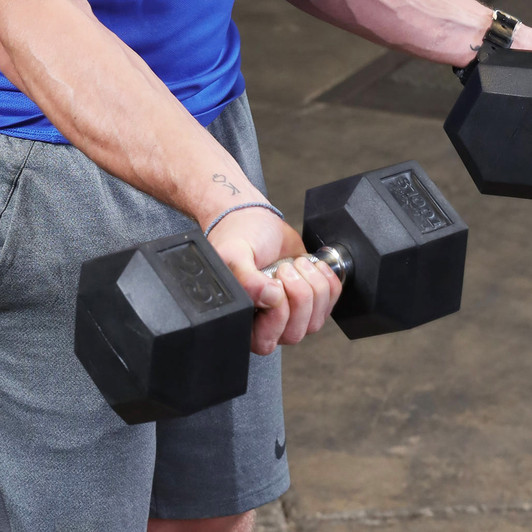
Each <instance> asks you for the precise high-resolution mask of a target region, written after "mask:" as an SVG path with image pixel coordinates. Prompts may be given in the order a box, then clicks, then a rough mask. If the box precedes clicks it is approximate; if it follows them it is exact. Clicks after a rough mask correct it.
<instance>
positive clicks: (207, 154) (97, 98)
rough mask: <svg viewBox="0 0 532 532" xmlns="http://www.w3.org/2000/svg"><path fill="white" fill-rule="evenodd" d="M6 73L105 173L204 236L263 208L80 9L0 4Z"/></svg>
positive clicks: (143, 69) (214, 148) (215, 147)
mask: <svg viewBox="0 0 532 532" xmlns="http://www.w3.org/2000/svg"><path fill="white" fill-rule="evenodd" d="M0 70H2V71H3V72H4V73H5V75H6V76H7V77H8V78H9V79H10V80H11V81H12V82H13V83H14V84H15V85H17V86H18V87H19V88H20V89H21V90H22V91H24V92H25V93H26V94H27V95H28V96H29V97H30V98H31V99H32V100H34V101H35V102H36V103H37V104H38V105H39V106H40V107H41V109H42V110H43V112H44V113H45V114H46V115H47V117H48V118H49V119H50V120H51V121H52V122H53V123H54V125H55V126H56V127H57V128H58V129H59V130H60V131H61V132H62V133H63V135H64V136H65V137H66V138H68V139H69V140H70V141H71V142H72V143H73V144H74V145H76V146H77V147H78V148H80V149H81V150H82V151H83V152H84V153H85V154H86V155H87V156H88V157H90V158H91V159H92V160H94V161H95V162H96V163H97V164H99V165H100V166H101V167H102V168H104V169H105V170H107V171H108V172H110V173H111V174H113V175H116V176H118V177H120V178H121V179H123V180H125V181H126V182H128V183H130V184H132V185H133V186H135V187H137V188H139V189H141V190H143V191H145V192H147V193H149V194H151V195H153V196H155V197H157V198H159V199H161V200H162V201H164V202H166V203H169V204H171V205H172V206H174V207H177V208H179V209H181V210H183V211H185V212H186V213H187V214H189V215H191V216H193V217H195V218H196V219H198V221H200V223H201V224H202V225H203V226H205V225H206V224H208V223H209V222H210V221H211V220H212V219H213V218H214V217H215V216H216V215H217V214H219V213H220V212H222V211H223V210H225V209H226V208H228V207H231V206H232V205H234V204H237V203H242V202H245V201H261V200H262V201H263V200H264V198H263V197H262V196H261V194H260V193H259V192H258V191H257V190H256V189H255V188H254V187H253V186H252V185H251V184H250V183H249V181H248V180H247V178H246V177H245V175H244V174H243V172H242V171H241V169H240V167H239V166H238V165H237V163H236V162H235V161H234V159H233V158H232V157H231V156H230V155H229V154H228V153H227V152H226V151H225V150H224V149H223V148H222V147H221V146H220V145H219V144H218V143H217V142H216V141H215V140H214V138H213V137H212V136H211V135H209V134H208V133H207V131H206V130H205V129H204V128H203V127H202V126H201V125H199V124H198V122H197V121H196V120H195V119H194V118H193V117H192V116H191V115H190V114H189V113H188V112H187V111H186V109H185V108H184V107H183V106H182V105H181V104H180V103H179V102H178V101H177V100H176V98H175V97H174V96H173V95H172V94H171V93H170V91H169V90H168V89H167V88H166V86H165V85H164V84H163V83H162V82H161V81H160V80H159V79H158V78H157V76H155V74H153V72H152V71H151V70H150V69H149V67H148V66H147V65H146V64H145V63H144V61H143V60H142V59H141V58H140V57H139V56H138V55H136V54H135V53H134V52H133V51H132V50H131V49H129V48H128V47H127V46H126V45H125V44H124V43H123V42H122V41H120V40H119V39H118V38H117V37H116V36H115V35H114V34H112V33H111V32H110V31H108V30H107V29H106V28H105V27H104V26H103V25H101V24H100V23H99V22H98V21H97V20H96V18H95V17H94V16H93V15H92V13H91V11H90V8H89V6H88V4H87V3H86V2H84V1H81V0H78V1H76V0H47V1H46V2H42V1H40V0H17V2H12V1H10V0H0ZM215 175H217V176H218V177H217V178H215V179H213V176H215ZM219 176H225V177H224V179H225V181H224V182H223V183H222V181H223V180H222V179H221V177H219Z"/></svg>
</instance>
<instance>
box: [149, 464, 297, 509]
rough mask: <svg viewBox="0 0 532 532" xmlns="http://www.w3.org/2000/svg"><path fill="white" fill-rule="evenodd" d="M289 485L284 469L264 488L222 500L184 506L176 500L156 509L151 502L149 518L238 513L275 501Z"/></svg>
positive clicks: (287, 474)
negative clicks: (170, 505) (280, 474)
mask: <svg viewBox="0 0 532 532" xmlns="http://www.w3.org/2000/svg"><path fill="white" fill-rule="evenodd" d="M289 487H290V475H289V473H288V471H286V472H285V473H284V474H283V476H282V477H281V478H279V479H277V480H275V481H274V482H272V483H270V484H268V486H266V487H264V488H261V489H259V490H254V491H252V492H249V493H247V494H245V495H243V496H238V497H234V498H231V499H227V500H223V501H219V500H217V501H214V500H211V501H200V502H198V504H196V505H193V506H191V505H187V507H186V508H185V507H184V506H181V507H180V506H179V503H178V502H176V504H175V505H172V507H167V508H161V507H160V504H157V510H155V508H154V505H153V504H152V507H151V508H150V518H154V519H169V520H172V519H173V520H180V519H209V518H214V517H227V516H230V515H238V514H242V513H245V512H248V511H250V510H254V509H256V508H258V507H259V506H264V505H265V504H268V503H270V502H272V501H275V500H276V499H278V498H279V497H280V496H281V495H283V494H284V493H286V491H288V488H289ZM166 506H168V505H166Z"/></svg>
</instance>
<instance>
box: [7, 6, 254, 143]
mask: <svg viewBox="0 0 532 532" xmlns="http://www.w3.org/2000/svg"><path fill="white" fill-rule="evenodd" d="M89 3H90V4H91V6H92V9H93V11H94V14H95V15H96V17H97V18H98V19H99V20H100V21H101V22H102V23H103V24H104V25H105V26H107V27H108V28H109V29H110V30H111V31H113V32H114V33H116V34H117V35H118V36H119V37H120V38H121V39H122V40H123V41H124V42H125V43H126V44H128V45H129V46H130V47H131V48H133V50H135V51H136V52H137V53H138V54H139V55H140V56H141V57H143V58H144V60H145V61H146V62H147V63H148V65H149V66H150V67H151V69H152V70H153V71H154V72H155V73H156V74H157V75H158V76H159V77H160V78H161V79H162V80H163V81H164V83H165V84H166V85H167V87H168V88H169V89H170V90H171V91H172V93H173V94H174V95H175V96H176V97H177V98H178V99H179V100H180V101H181V103H182V104H183V105H184V106H185V107H186V108H187V109H188V110H189V111H190V113H191V114H192V115H193V116H195V117H196V118H197V120H198V121H199V122H200V123H201V124H203V125H207V124H209V123H210V122H212V120H214V118H216V116H217V115H218V114H219V113H220V112H221V111H222V109H223V108H224V107H225V106H226V105H227V104H228V103H229V102H231V101H232V100H234V99H235V98H237V97H238V96H240V95H241V94H242V92H243V91H244V79H243V77H242V74H241V73H240V37H239V35H238V31H237V29H236V26H235V24H234V22H233V21H232V20H231V11H232V8H233V4H234V0H89ZM0 133H3V134H6V135H11V136H16V137H22V138H28V139H34V140H43V141H47V142H55V143H67V142H68V141H67V140H66V139H65V138H64V137H63V136H62V135H61V134H60V133H59V131H57V129H56V128H55V127H54V126H53V125H52V124H51V123H50V122H49V121H48V120H47V118H46V117H44V115H43V114H42V112H41V110H40V109H39V108H38V107H37V106H36V105H35V104H34V103H33V102H32V101H31V100H30V99H29V98H27V97H26V96H25V95H24V94H22V93H21V92H20V91H19V90H17V89H16V88H15V87H14V86H13V85H12V84H11V83H10V82H9V81H8V80H7V79H6V78H5V77H4V76H2V74H1V73H0Z"/></svg>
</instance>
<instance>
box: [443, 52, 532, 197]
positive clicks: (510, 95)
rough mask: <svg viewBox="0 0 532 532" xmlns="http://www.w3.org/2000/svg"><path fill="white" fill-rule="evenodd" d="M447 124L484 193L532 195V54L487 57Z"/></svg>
mask: <svg viewBox="0 0 532 532" xmlns="http://www.w3.org/2000/svg"><path fill="white" fill-rule="evenodd" d="M444 129H445V131H446V133H447V135H448V136H449V139H450V140H451V142H452V143H453V145H454V147H455V149H456V151H457V152H458V154H459V155H460V158H461V159H462V161H463V163H464V165H465V167H466V168H467V170H468V172H469V173H470V175H471V177H472V178H473V180H474V181H475V184H476V185H477V187H478V189H479V190H480V192H482V193H484V194H495V195H498V196H512V197H520V198H532V174H531V169H532V150H531V149H530V147H531V146H532V53H530V52H521V51H515V50H507V49H500V50H497V51H496V52H495V53H493V54H491V55H490V56H489V57H487V58H486V59H485V60H483V61H482V62H481V63H480V64H479V65H478V66H477V68H476V69H475V70H474V71H473V72H472V74H471V76H470V78H469V80H468V81H467V83H466V85H465V87H464V89H463V91H462V93H461V94H460V96H459V97H458V100H457V101H456V104H455V105H454V107H453V109H452V110H451V112H450V114H449V116H448V117H447V120H446V121H445V124H444Z"/></svg>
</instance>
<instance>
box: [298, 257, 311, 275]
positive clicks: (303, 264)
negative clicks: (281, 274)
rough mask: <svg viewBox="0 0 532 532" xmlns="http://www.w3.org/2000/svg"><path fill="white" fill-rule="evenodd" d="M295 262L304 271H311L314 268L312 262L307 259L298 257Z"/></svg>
mask: <svg viewBox="0 0 532 532" xmlns="http://www.w3.org/2000/svg"><path fill="white" fill-rule="evenodd" d="M297 264H298V266H299V267H300V268H303V270H305V271H306V272H309V273H312V272H313V271H314V270H315V267H314V264H312V262H310V261H309V260H308V259H303V258H302V259H298V262H297Z"/></svg>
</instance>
